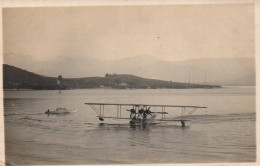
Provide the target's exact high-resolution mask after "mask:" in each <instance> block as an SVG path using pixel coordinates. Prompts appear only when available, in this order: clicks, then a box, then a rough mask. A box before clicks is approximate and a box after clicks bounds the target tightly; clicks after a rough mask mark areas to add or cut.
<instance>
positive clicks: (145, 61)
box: [4, 53, 255, 86]
mask: <svg viewBox="0 0 260 166" xmlns="http://www.w3.org/2000/svg"><path fill="white" fill-rule="evenodd" d="M4 63H6V64H9V65H14V66H16V67H19V68H22V69H26V70H29V71H32V72H34V73H38V74H41V75H47V76H52V77H57V76H58V75H62V76H63V77H67V78H80V77H94V76H104V75H105V74H106V73H117V74H122V73H123V74H131V75H137V76H140V77H145V78H152V79H160V80H168V81H173V82H184V83H188V82H190V83H194V84H205V83H206V84H212V85H223V86H225V85H226V86H255V59H254V58H216V59H210V58H203V59H190V60H183V61H162V60H159V59H158V58H156V57H149V56H135V57H131V58H125V59H118V60H101V59H96V58H92V57H88V56H75V58H74V57H73V56H59V57H54V58H51V59H45V60H37V59H32V58H31V56H26V55H20V54H19V55H17V54H14V53H9V54H5V56H4Z"/></svg>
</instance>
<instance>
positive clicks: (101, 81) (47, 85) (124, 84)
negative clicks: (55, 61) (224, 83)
mask: <svg viewBox="0 0 260 166" xmlns="http://www.w3.org/2000/svg"><path fill="white" fill-rule="evenodd" d="M3 73H4V74H3V75H4V89H42V90H51V89H53V90H54V89H84V88H113V89H125V88H132V89H150V88H152V89H157V88H170V89H177V88H178V89H179V88H181V89H183V88H219V87H220V86H215V85H198V84H187V83H179V82H171V81H163V80H155V79H147V78H142V77H137V76H134V75H128V74H121V75H117V74H106V76H105V77H85V78H63V79H62V84H58V81H57V80H58V78H57V77H56V78H55V77H45V76H41V75H38V74H35V73H32V72H28V71H26V70H22V69H19V68H17V67H14V66H10V65H6V64H4V65H3Z"/></svg>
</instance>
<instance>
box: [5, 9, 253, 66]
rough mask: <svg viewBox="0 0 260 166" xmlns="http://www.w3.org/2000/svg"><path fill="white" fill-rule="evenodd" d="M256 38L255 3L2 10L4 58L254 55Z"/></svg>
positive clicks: (166, 58) (190, 57)
mask: <svg viewBox="0 0 260 166" xmlns="http://www.w3.org/2000/svg"><path fill="white" fill-rule="evenodd" d="M254 40H255V39H254V6H253V4H232V5H228V4H224V5H223V4H222V5H220V4H219V5H212V4H211V5H168V6H165V5H161V6H92V7H41V8H39V7H38V8H37V7H31V8H5V9H3V50H4V59H5V55H10V54H12V55H13V56H27V57H31V59H33V60H34V61H46V60H51V59H52V58H57V57H75V58H77V57H78V56H89V57H92V58H98V59H105V60H117V59H124V58H129V57H135V56H147V57H151V56H152V57H156V58H158V59H160V60H164V61H179V60H187V59H197V58H218V57H249V58H253V57H254V56H255V55H254V44H255V42H254ZM13 59H15V58H13ZM18 59H19V58H18ZM4 61H5V60H4ZM28 64H29V63H28Z"/></svg>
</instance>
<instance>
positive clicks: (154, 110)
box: [85, 103, 207, 127]
mask: <svg viewBox="0 0 260 166" xmlns="http://www.w3.org/2000/svg"><path fill="white" fill-rule="evenodd" d="M85 104H86V105H88V106H89V107H90V108H91V109H92V110H93V111H94V112H95V113H96V114H97V117H98V119H99V120H100V121H104V120H105V119H106V118H113V119H126V120H129V123H130V125H138V126H139V125H140V126H144V125H147V124H149V123H156V121H161V122H170V121H172V122H173V121H177V122H181V126H182V127H185V122H187V121H190V120H189V119H188V118H189V117H190V116H191V115H192V114H193V113H194V112H195V111H196V110H198V109H200V110H202V109H204V108H207V107H202V106H187V105H150V104H113V103H85ZM108 106H110V107H111V106H112V107H114V109H115V111H116V112H115V113H114V114H113V115H114V116H105V107H108ZM122 107H124V108H125V107H126V108H127V109H125V111H128V112H129V114H130V115H129V117H125V116H122V110H123V109H122ZM168 108H180V110H181V116H177V117H175V118H170V117H169V118H167V116H168V115H169V114H170V113H168V112H166V109H168ZM171 111H172V110H171ZM110 115H111V113H110ZM166 115H167V116H166Z"/></svg>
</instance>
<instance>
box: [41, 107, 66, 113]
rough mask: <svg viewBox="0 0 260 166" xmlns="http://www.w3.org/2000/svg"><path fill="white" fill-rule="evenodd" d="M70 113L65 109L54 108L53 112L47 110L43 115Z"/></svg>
mask: <svg viewBox="0 0 260 166" xmlns="http://www.w3.org/2000/svg"><path fill="white" fill-rule="evenodd" d="M68 113H71V111H70V110H68V109H67V108H56V110H54V111H50V110H49V109H48V110H47V111H45V114H68Z"/></svg>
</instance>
